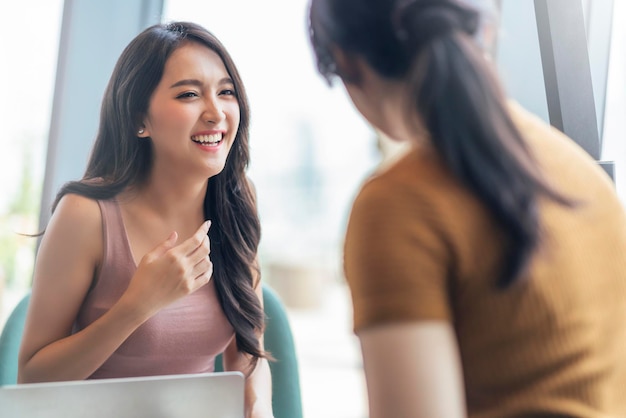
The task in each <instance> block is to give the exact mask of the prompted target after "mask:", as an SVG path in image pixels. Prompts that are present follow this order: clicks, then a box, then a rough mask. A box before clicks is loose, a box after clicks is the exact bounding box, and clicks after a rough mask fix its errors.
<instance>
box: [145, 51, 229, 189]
mask: <svg viewBox="0 0 626 418" xmlns="http://www.w3.org/2000/svg"><path fill="white" fill-rule="evenodd" d="M143 125H144V132H143V134H141V135H140V136H142V137H150V138H151V139H152V143H153V149H154V166H153V167H154V169H155V170H162V171H166V172H168V174H169V175H172V176H180V175H186V174H198V175H199V176H202V177H203V178H205V179H206V178H208V177H211V176H214V175H216V174H218V173H220V172H221V171H222V170H223V168H224V165H225V163H226V158H227V157H228V153H229V151H230V149H231V147H232V144H233V142H234V140H235V136H236V134H237V129H238V127H239V103H238V102H237V97H236V92H235V87H234V84H233V81H232V79H231V78H230V76H229V74H228V72H227V71H226V67H225V66H224V63H223V61H222V59H221V58H220V57H219V55H217V54H216V53H215V52H214V51H213V50H211V49H209V48H207V47H205V46H203V45H200V44H197V43H193V42H190V43H186V44H184V45H183V46H181V47H180V48H178V49H177V50H176V51H174V52H173V53H172V55H171V56H170V57H169V59H168V60H167V62H166V64H165V68H164V72H163V77H162V78H161V81H160V82H159V84H158V85H157V87H156V89H155V90H154V92H153V94H152V97H151V99H150V103H149V107H148V114H147V115H146V117H145V118H144V120H143Z"/></svg>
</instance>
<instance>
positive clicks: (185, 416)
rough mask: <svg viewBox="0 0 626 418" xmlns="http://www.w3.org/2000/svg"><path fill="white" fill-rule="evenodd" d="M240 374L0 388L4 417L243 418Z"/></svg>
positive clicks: (70, 382)
mask: <svg viewBox="0 0 626 418" xmlns="http://www.w3.org/2000/svg"><path fill="white" fill-rule="evenodd" d="M244 386H245V378H244V376H243V374H242V373H239V372H223V373H202V374H185V375H168V376H147V377H131V378H119V379H100V380H81V381H69V382H49V383H29V384H21V385H10V386H3V387H1V388H0V415H2V416H3V417H4V416H6V417H27V418H30V417H45V418H85V417H90V418H131V417H132V418H141V417H150V418H195V417H202V418H206V417H212V418H243V417H244Z"/></svg>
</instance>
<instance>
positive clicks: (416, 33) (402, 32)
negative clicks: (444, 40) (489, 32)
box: [392, 0, 480, 50]
mask: <svg viewBox="0 0 626 418" xmlns="http://www.w3.org/2000/svg"><path fill="white" fill-rule="evenodd" d="M479 22H480V15H479V13H478V12H477V11H476V10H473V9H471V8H469V7H466V6H464V5H462V4H460V3H459V2H458V1H454V0H399V1H398V2H397V4H396V7H395V10H394V11H393V12H392V26H393V28H394V32H395V34H396V37H397V38H398V40H399V41H400V42H401V43H403V44H405V45H406V46H408V47H410V48H413V49H414V50H419V49H421V47H422V46H423V45H426V44H427V43H428V42H430V41H432V40H434V39H437V38H440V37H444V36H447V35H448V34H451V33H454V32H458V31H460V32H464V33H466V34H467V35H470V36H473V35H474V34H475V33H476V31H477V30H478V26H479Z"/></svg>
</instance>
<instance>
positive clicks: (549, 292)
mask: <svg viewBox="0 0 626 418" xmlns="http://www.w3.org/2000/svg"><path fill="white" fill-rule="evenodd" d="M471 3H473V2H470V1H469V0H465V1H463V2H461V1H454V0H409V1H404V0H402V1H401V0H391V1H390V0H312V2H311V5H310V11H309V12H310V14H309V18H310V22H309V24H310V28H309V29H310V36H311V42H312V45H313V49H314V52H315V55H316V58H317V65H318V68H319V71H320V73H321V74H322V75H323V76H325V77H326V78H327V79H329V80H330V78H331V77H332V76H338V77H339V78H340V79H341V81H342V82H343V85H344V87H345V88H346V90H347V92H348V94H349V96H350V98H351V99H352V101H353V103H354V105H355V107H356V108H357V109H358V111H359V112H360V113H361V114H362V115H363V116H364V117H365V118H366V119H367V120H368V121H369V122H370V123H371V124H372V125H373V126H374V127H375V128H377V129H379V130H380V131H381V132H383V133H385V134H386V135H388V136H389V137H391V138H394V139H397V140H405V141H411V143H412V145H413V146H412V148H411V150H410V151H409V152H408V153H407V154H406V155H404V156H403V157H402V159H400V160H399V161H397V162H396V163H395V164H393V165H392V166H391V167H388V168H386V169H385V170H383V171H382V172H377V173H375V174H374V175H373V176H371V177H370V178H368V179H367V180H366V181H365V183H364V184H363V185H362V187H361V189H360V191H359V194H358V195H357V198H356V199H355V202H354V204H353V207H352V211H351V215H350V220H349V224H348V229H347V232H346V238H345V244H344V245H345V248H344V268H345V274H346V278H347V281H348V284H349V287H350V290H351V295H352V301H353V307H354V330H355V332H356V334H357V336H358V337H359V341H360V344H361V349H362V355H363V365H364V371H365V377H366V381H367V388H368V397H369V408H370V413H371V415H370V416H371V417H372V418H380V417H385V418H395V417H411V418H414V417H429V418H434V417H442V418H454V417H463V416H469V417H481V418H488V417H494V418H495V417H497V418H507V417H557V416H558V417H566V416H567V417H588V418H591V417H625V416H626V396H624V393H623V391H624V387H626V327H624V318H626V302H625V301H626V261H625V259H624V257H625V255H626V217H625V214H624V209H623V207H622V205H621V203H620V202H619V200H618V197H617V196H616V194H615V191H614V188H613V184H612V183H611V181H610V179H609V178H608V177H607V176H606V174H605V173H604V172H603V171H602V169H601V168H599V166H597V165H596V163H595V162H594V161H593V160H592V159H591V158H590V157H589V156H588V155H587V154H586V153H585V152H584V151H583V150H582V149H581V148H580V147H578V146H577V145H576V144H575V143H574V142H573V141H571V140H570V139H569V138H567V137H565V136H564V135H563V134H562V133H560V132H559V131H557V130H555V129H553V128H551V127H550V126H548V125H547V124H545V123H544V122H543V121H541V120H540V119H539V118H537V117H535V116H534V115H531V114H529V113H528V112H526V111H525V110H524V109H522V108H521V107H520V106H519V105H517V104H515V103H514V102H511V101H508V100H506V98H505V97H504V95H503V93H502V92H501V88H500V86H499V82H498V80H497V78H496V76H495V75H494V72H493V71H492V68H491V65H490V63H489V61H488V60H487V59H485V54H484V51H482V50H481V48H480V47H479V46H478V43H477V41H476V37H477V36H480V35H481V33H480V24H481V22H482V21H483V18H484V15H481V14H480V13H479V12H478V11H477V9H475V8H473V7H472V6H471V5H470V4H471Z"/></svg>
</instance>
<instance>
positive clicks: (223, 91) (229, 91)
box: [220, 89, 235, 96]
mask: <svg viewBox="0 0 626 418" xmlns="http://www.w3.org/2000/svg"><path fill="white" fill-rule="evenodd" d="M220 94H223V95H225V96H234V95H235V90H231V89H226V90H222V91H221V92H220Z"/></svg>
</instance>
